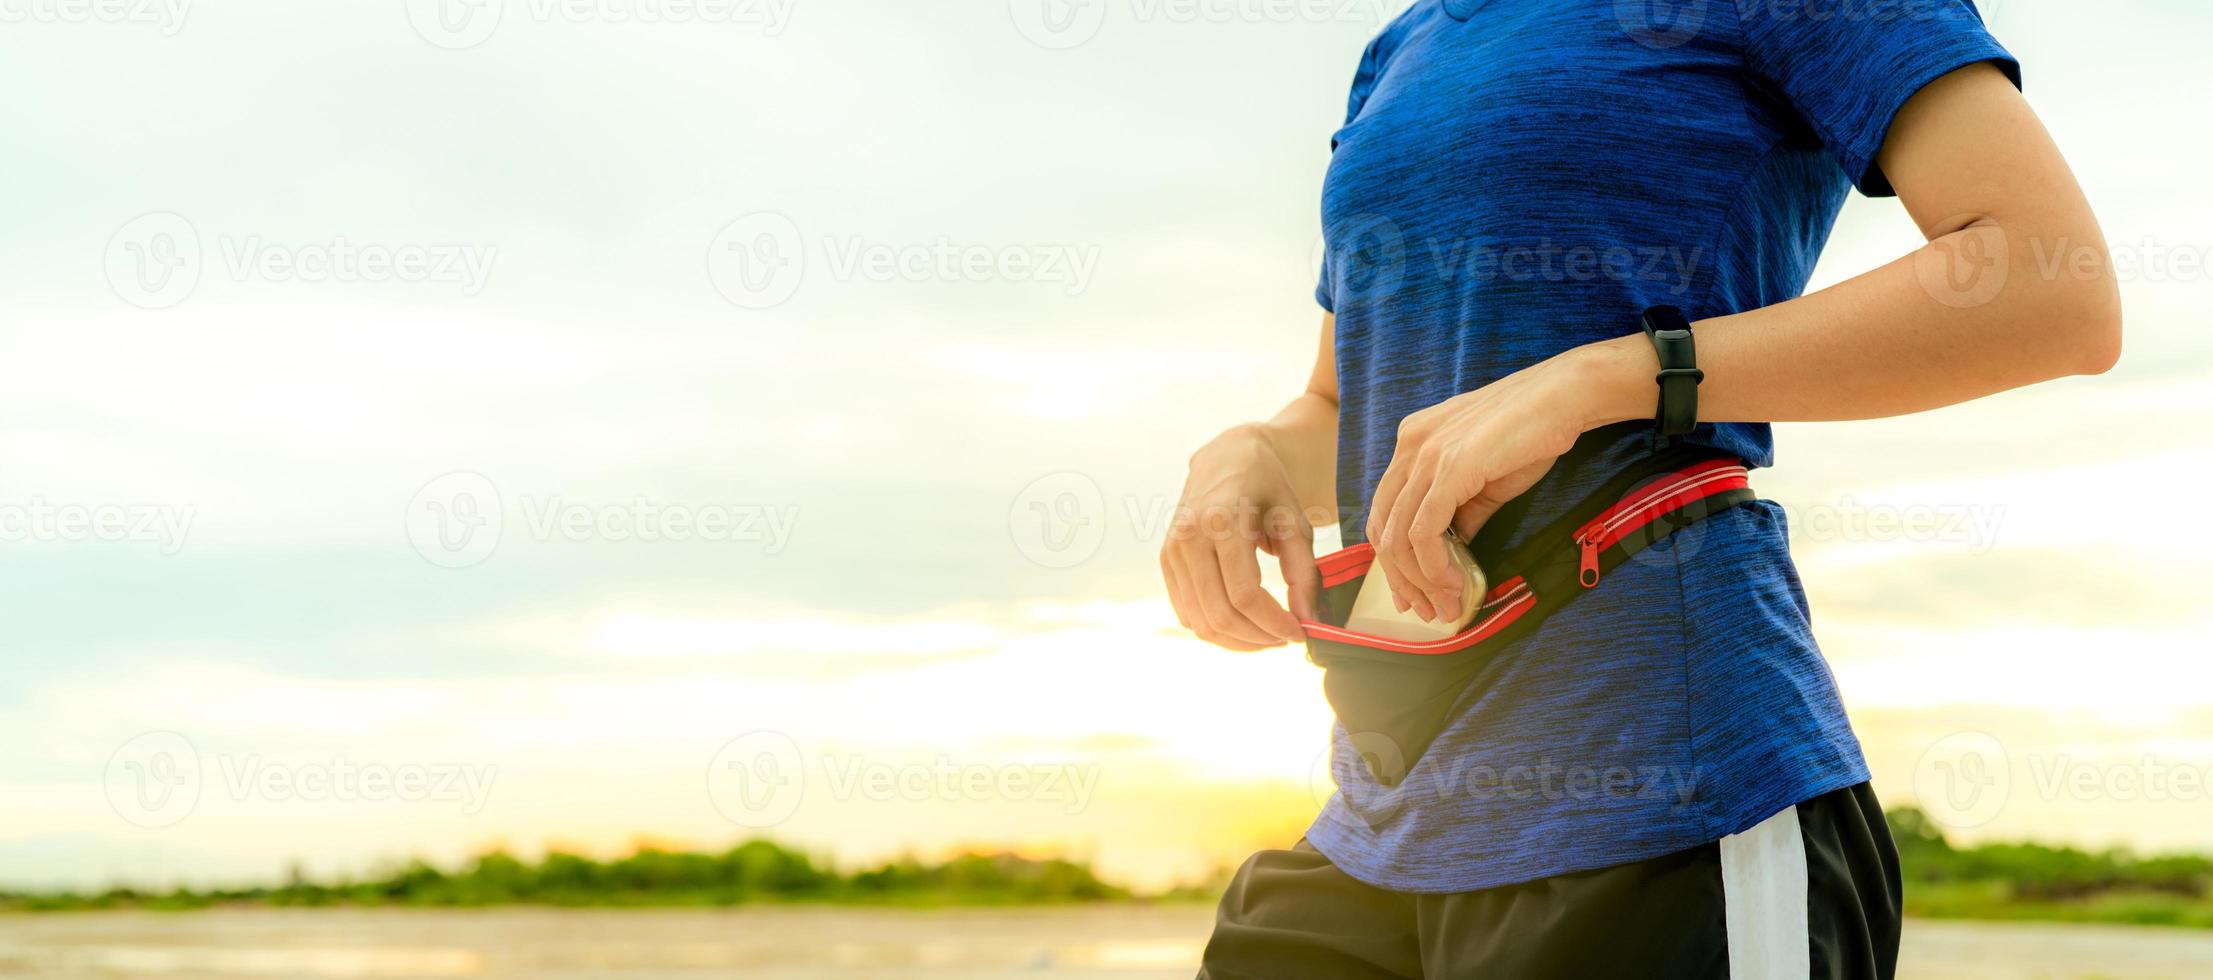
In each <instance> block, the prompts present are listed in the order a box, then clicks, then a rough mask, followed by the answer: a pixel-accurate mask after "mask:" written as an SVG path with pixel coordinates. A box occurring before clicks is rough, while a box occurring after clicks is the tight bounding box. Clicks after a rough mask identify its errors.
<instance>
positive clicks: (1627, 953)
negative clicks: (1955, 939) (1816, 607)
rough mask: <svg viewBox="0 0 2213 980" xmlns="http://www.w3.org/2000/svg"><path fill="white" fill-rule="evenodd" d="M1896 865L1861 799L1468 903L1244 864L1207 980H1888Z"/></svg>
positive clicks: (1868, 799) (1290, 861)
mask: <svg viewBox="0 0 2213 980" xmlns="http://www.w3.org/2000/svg"><path fill="white" fill-rule="evenodd" d="M1898 909H1899V879H1898V852H1897V849H1896V848H1895V847H1894V846H1893V845H1892V843H1891V839H1890V829H1889V827H1888V826H1887V825H1886V824H1884V822H1883V813H1882V807H1881V805H1880V804H1879V803H1877V802H1876V800H1875V793H1874V791H1873V790H1872V789H1870V788H1869V787H1868V786H1867V785H1866V784H1864V783H1862V784H1860V785H1858V786H1854V787H1851V788H1849V789H1842V790H1838V791H1836V792H1834V793H1830V794H1828V795H1826V796H1821V797H1817V798H1815V799H1812V800H1808V801H1806V802H1804V803H1800V804H1798V805H1797V806H1795V807H1792V808H1790V809H1787V810H1784V811H1782V812H1781V813H1778V814H1776V815H1774V816H1773V817H1770V818H1768V819H1767V820H1765V821H1762V822H1761V823H1760V824H1759V825H1758V826H1756V827H1754V828H1752V829H1750V830H1747V831H1745V832H1744V833H1741V834H1736V835H1732V836H1730V837H1725V838H1722V839H1721V840H1718V841H1715V842H1713V843H1710V844H1704V845H1701V846H1699V847H1694V848H1691V849H1690V850H1687V851H1678V852H1676V853H1674V854H1669V855H1666V856H1664V857H1658V858H1654V859H1652V860H1649V861H1639V862H1636V863H1634V864H1625V865H1621V866H1618V867H1612V868H1604V869H1601V870H1598V871H1586V872H1582V873H1579V874H1571V875H1562V876H1560V877H1557V878H1546V879H1542V880H1539V881H1532V882H1526V883H1523V884H1518V885H1507V886H1505V887H1501V888H1487V889H1484V890H1482V891H1474V892H1464V893H1460V894H1455V895H1414V894H1405V893H1401V892H1393V891H1386V890H1384V889H1381V888H1375V887H1372V886H1369V885H1365V884H1362V883H1360V882H1358V881H1356V880H1354V879H1353V878H1352V877H1351V876H1350V875H1347V874H1345V873H1344V872H1342V871H1339V870H1338V869H1337V868H1336V866H1335V865H1332V864H1330V862H1329V859H1328V858H1326V857H1323V856H1322V855H1321V852H1319V851H1316V850H1314V848H1313V847H1312V846H1310V845H1308V844H1307V843H1306V842H1305V841H1300V842H1299V843H1298V845H1297V846H1296V847H1294V848H1292V849H1291V850H1288V851H1262V852H1260V853H1258V854H1255V855H1253V856H1252V858H1251V859H1249V860H1247V861H1246V862H1245V866H1244V867H1243V868H1241V869H1239V870H1238V872H1237V877H1236V878H1235V879H1233V880H1232V881H1231V882H1230V885H1229V891H1228V892H1227V893H1225V894H1224V895H1223V896H1222V904H1221V909H1220V911H1219V912H1218V914H1217V916H1216V919H1215V925H1214V936H1213V938H1212V939H1211V940H1209V941H1208V942H1207V945H1206V957H1205V960H1204V962H1203V965H1201V966H1200V968H1199V977H1200V978H1201V980H1286V978H1297V980H1329V978H1353V977H1357V978H1378V980H1381V978H1397V977H1404V978H1414V977H1426V978H1447V977H1480V978H1485V980H1489V978H1494V977H1495V978H1501V980H1555V978H1557V980H1592V978H1608V977H1634V978H1640V980H1645V978H1651V980H1669V978H1685V980H1690V978H1696V980H1802V978H1817V980H1863V978H1866V980H1874V978H1880V980H1889V978H1890V977H1892V976H1893V975H1894V974H1895V972H1896V969H1897V963H1898V925H1899V911H1898Z"/></svg>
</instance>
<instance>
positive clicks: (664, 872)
mask: <svg viewBox="0 0 2213 980" xmlns="http://www.w3.org/2000/svg"><path fill="white" fill-rule="evenodd" d="M1887 817H1888V818H1889V822H1890V828H1891V835H1892V837H1893V838H1894V839H1896V841H1897V843H1898V854H1899V863H1900V866H1901V868H1902V871H1903V874H1904V877H1905V894H1906V911H1907V912H1908V913H1909V914H1912V915H1921V916H1933V917H1950V918H1981V919H1993V918H1995V919H2073V920H2096V921H2119V922H2142V923H2155V924H2163V925H2185V926H2198V927H2205V928H2213V857H2207V856H2202V855H2180V854H2178V855H2157V856H2138V855H2135V854H2133V853H2131V852H2129V851H2126V850H2097V851H2092V850H2083V849H2079V848H2073V847H2057V846H2052V845H2048V844H2034V843H1986V844H1977V845H1973V846H1958V845H1955V844H1953V843H1952V842H1951V841H1950V840H1949V839H1947V838H1946V837H1945V836H1944V834H1943V833H1942V832H1941V831H1940V830H1939V829H1938V827H1937V826H1936V825H1935V824H1934V823H1933V822H1932V821H1930V820H1929V818H1928V817H1927V815H1925V814H1923V813H1922V812H1921V811H1920V810H1917V809H1913V808H1911V807H1906V808H1900V809H1896V810H1892V811H1890V812H1889V813H1888V814H1887ZM1226 877H1227V874H1226V869H1224V870H1223V871H1220V872H1217V874H1216V875H1215V876H1214V877H1213V878H1212V879H1210V880H1208V881H1205V882H1201V883H1196V884H1193V885H1189V886H1186V887H1182V888H1177V889H1174V890H1172V891H1169V892H1165V893H1160V894H1155V895H1150V896H1140V895H1138V894H1137V893H1135V892H1134V891H1133V890H1131V889H1129V888H1126V887H1123V886H1120V885H1117V884H1114V883H1111V882H1108V881H1106V880H1104V879H1102V878H1101V877H1100V876H1099V875H1098V874H1097V873H1096V872H1095V871H1093V869H1092V868H1091V867H1090V865H1089V864H1087V863H1084V862H1079V861H1073V860H1068V859H1064V858H1042V859H1041V858H1030V857H1023V856H1019V855H1014V854H974V853H971V854H962V855H958V856H955V857H952V858H950V859H947V860H944V861H934V862H930V861H922V860H919V859H917V858H913V857H904V858H900V859H897V860H893V861H888V862H884V863H882V864H877V865H873V866H869V867H864V868H860V869H858V870H854V871H850V872H845V871H840V870H838V869H837V868H836V867H835V866H834V865H833V864H831V863H830V862H828V861H825V860H818V859H816V858H813V857H810V856H808V855H807V854H805V853H803V852H801V851H797V850H794V849H791V848H788V847H785V846H783V845H780V844H777V843H774V842H772V841H767V840H753V841H747V842H745V843H742V844H739V845H737V846H735V847H732V848H730V849H728V850H725V851H721V852H694V851H674V850H664V849H660V848H653V847H647V848H641V849H639V850H637V851H635V852H633V853H631V854H629V855H626V856H623V857H619V858H614V859H611V860H595V859H593V858H590V857H585V856H582V855H577V854H570V853H564V852H559V851H555V852H551V853H548V854H546V855H545V856H544V857H543V858H540V859H538V860H536V861H528V860H524V859H522V858H518V857H516V856H514V855H512V854H509V853H507V852H505V851H492V852H490V853H486V854H483V855H480V856H478V857H476V858H474V859H473V860H471V861H470V862H468V863H467V864H466V865H465V866H463V867H459V868H453V869H445V868H439V867H437V866H434V865H432V864H429V863H427V862H423V861H419V860H418V861H410V862H408V863H407V864H405V865H402V866H399V867H397V868H394V869H392V870H390V871H388V872H382V873H378V874H374V875H370V876H366V877H363V878H361V879H359V880H346V881H328V882H320V881H313V880H309V879H308V878H307V876H305V875H304V874H301V873H299V872H297V871H295V872H294V873H293V874H292V875H291V876H290V879H289V880H288V881H286V882H284V883H283V884H275V885H266V886H255V887H247V888H232V889H192V888H173V889H168V890H145V889H138V888H130V887H115V888H110V889H106V890H104V891H98V892H60V893H38V894H28V893H14V894H11V893H8V892H5V891H0V911H67V910H80V909H122V908H151V909H196V908H207V907H210V906H218V905H267V906H307V907H315V906H339V905H345V906H380V905H383V906H427V907H449V908H451V907H478V906H493V905H514V904H530V905H566V906H587V905H589V906H625V905H638V906H643V905H661V906H669V905H737V904H743V903H748V902H846V903H862V904H898V905H978V904H1005V905H1015V904H1049V903H1065V902H1100V901H1117V900H1127V899H1132V898H1139V897H1144V898H1150V899H1159V900H1184V901H1211V900H1212V899H1213V898H1214V897H1215V896H1216V895H1218V894H1220V891H1221V887H1222V885H1223V884H1224V882H1225V879H1226Z"/></svg>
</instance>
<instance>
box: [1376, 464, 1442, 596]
mask: <svg viewBox="0 0 2213 980" xmlns="http://www.w3.org/2000/svg"><path fill="white" fill-rule="evenodd" d="M1417 462H1418V463H1419V465H1418V466H1417V467H1415V469H1414V472H1413V473H1411V474H1409V476H1408V478H1407V481H1406V486H1405V488H1404V489H1402V490H1401V491H1400V492H1399V495H1398V500H1397V501H1396V502H1394V503H1393V504H1392V505H1391V517H1390V521H1389V523H1388V524H1386V525H1385V529H1384V532H1383V533H1384V537H1385V538H1386V539H1387V540H1388V544H1387V545H1385V546H1383V547H1381V548H1379V549H1378V553H1379V554H1383V555H1385V566H1384V567H1385V569H1386V573H1387V574H1389V575H1390V576H1391V582H1392V584H1393V585H1395V586H1397V587H1398V588H1400V589H1403V590H1405V592H1404V594H1405V596H1406V599H1407V601H1409V602H1411V603H1413V605H1414V611H1415V613H1416V614H1418V615H1420V616H1421V618H1422V619H1424V620H1435V619H1436V618H1437V615H1438V610H1439V608H1440V606H1439V605H1438V602H1437V583H1436V582H1432V581H1430V578H1429V575H1428V574H1427V573H1426V572H1424V571H1423V570H1422V566H1421V562H1420V561H1419V560H1418V559H1416V558H1415V556H1414V552H1415V549H1416V548H1417V547H1418V546H1419V545H1420V544H1421V542H1419V541H1417V540H1416V536H1417V535H1416V532H1415V530H1414V511H1415V509H1416V508H1418V507H1420V506H1421V502H1422V500H1423V499H1424V498H1426V497H1427V496H1428V495H1429V488H1430V485H1431V484H1433V483H1435V482H1436V478H1435V475H1434V470H1433V469H1432V468H1431V467H1430V465H1429V461H1427V460H1420V461H1417Z"/></svg>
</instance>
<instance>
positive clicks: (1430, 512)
mask: <svg viewBox="0 0 2213 980" xmlns="http://www.w3.org/2000/svg"><path fill="white" fill-rule="evenodd" d="M1448 469H1449V466H1447V467H1446V468H1445V469H1440V471H1439V473H1438V478H1437V479H1436V481H1435V482H1432V483H1431V484H1430V485H1429V488H1428V489H1427V490H1426V491H1424V493H1423V495H1422V499H1421V500H1420V502H1418V503H1416V504H1414V506H1413V507H1412V508H1411V510H1412V515H1413V516H1412V519H1411V520H1410V522H1409V523H1408V524H1407V537H1408V539H1409V540H1408V541H1407V546H1408V547H1410V548H1411V549H1413V552H1414V562H1415V565H1416V566H1417V567H1419V568H1420V569H1421V573H1422V577H1423V578H1424V579H1425V580H1427V581H1428V582H1429V601H1430V602H1431V603H1432V604H1433V605H1435V606H1436V607H1437V610H1438V611H1439V612H1440V613H1443V614H1444V616H1445V617H1446V618H1448V619H1449V618H1455V617H1457V616H1458V615H1459V613H1460V604H1461V595H1460V593H1461V591H1462V590H1463V589H1464V588H1465V587H1466V583H1465V582H1464V581H1463V576H1462V575H1461V573H1460V566H1458V565H1456V564H1454V563H1453V561H1452V555H1451V553H1450V552H1449V551H1448V550H1447V549H1449V548H1451V547H1452V543H1451V542H1450V541H1449V540H1447V539H1446V538H1445V531H1446V530H1447V529H1449V528H1450V527H1451V526H1452V514H1453V509H1454V508H1455V507H1456V506H1457V505H1458V504H1459V503H1460V501H1459V500H1457V499H1455V498H1457V497H1459V496H1460V493H1459V491H1458V490H1457V489H1455V487H1456V483H1455V481H1454V480H1453V479H1452V478H1451V477H1450V476H1449V475H1448V474H1447V472H1446V470H1448Z"/></svg>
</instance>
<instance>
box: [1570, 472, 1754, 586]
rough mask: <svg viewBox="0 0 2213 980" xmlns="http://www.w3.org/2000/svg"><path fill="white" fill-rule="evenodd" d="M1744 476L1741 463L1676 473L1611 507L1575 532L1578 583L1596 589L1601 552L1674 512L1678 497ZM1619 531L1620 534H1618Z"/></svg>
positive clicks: (1707, 493)
mask: <svg viewBox="0 0 2213 980" xmlns="http://www.w3.org/2000/svg"><path fill="white" fill-rule="evenodd" d="M1744 475H1745V471H1744V466H1743V464H1741V463H1734V464H1731V463H1723V464H1720V465H1713V466H1706V467H1698V468H1694V469H1691V470H1686V471H1683V472H1680V473H1675V474H1672V475H1671V476H1669V477H1667V478H1666V479H1665V480H1662V481H1657V482H1655V483H1654V484H1653V489H1648V490H1646V491H1645V492H1644V493H1642V494H1640V495H1638V496H1637V497H1636V498H1634V499H1633V500H1624V501H1622V502H1621V503H1618V504H1615V505H1614V506H1612V507H1609V508H1607V510H1606V512H1605V513H1603V514H1600V515H1598V516H1597V517H1594V518H1591V521H1590V523H1588V524H1585V525H1583V526H1582V527H1580V528H1578V529H1576V532H1575V546H1576V549H1577V552H1578V554H1577V561H1576V568H1577V571H1578V575H1577V581H1579V582H1581V583H1582V585H1583V587H1584V588H1586V589H1590V588H1596V587H1597V586H1598V579H1599V569H1598V553H1599V552H1600V551H1603V550H1605V548H1606V546H1607V544H1609V543H1610V540H1611V541H1619V540H1621V539H1622V538H1623V537H1625V536H1627V535H1628V534H1629V533H1630V532H1632V531H1635V530H1636V529H1638V528H1640V527H1643V526H1645V525H1647V524H1650V523H1652V522H1653V521H1654V520H1656V519H1658V518H1659V515H1660V514H1661V513H1664V512H1666V511H1668V510H1670V509H1672V508H1671V507H1670V506H1669V505H1670V504H1671V503H1673V502H1674V498H1676V497H1678V496H1681V495H1683V494H1685V493H1689V492H1691V491H1693V490H1700V489H1703V488H1705V487H1706V486H1708V485H1710V484H1714V483H1728V482H1734V481H1737V480H1742V479H1743V478H1744ZM1740 485H1741V484H1740ZM1727 489H1729V488H1728V487H1726V486H1724V487H1720V488H1716V489H1713V490H1707V491H1706V492H1704V493H1700V494H1698V497H1708V496H1712V495H1713V494H1715V493H1720V492H1722V491H1724V490H1727ZM1693 499H1697V498H1693ZM1676 506H1681V505H1680V504H1676ZM1617 530H1618V531H1619V532H1620V533H1619V534H1616V533H1615V532H1616V531H1617ZM1609 539H1610V540H1609Z"/></svg>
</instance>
